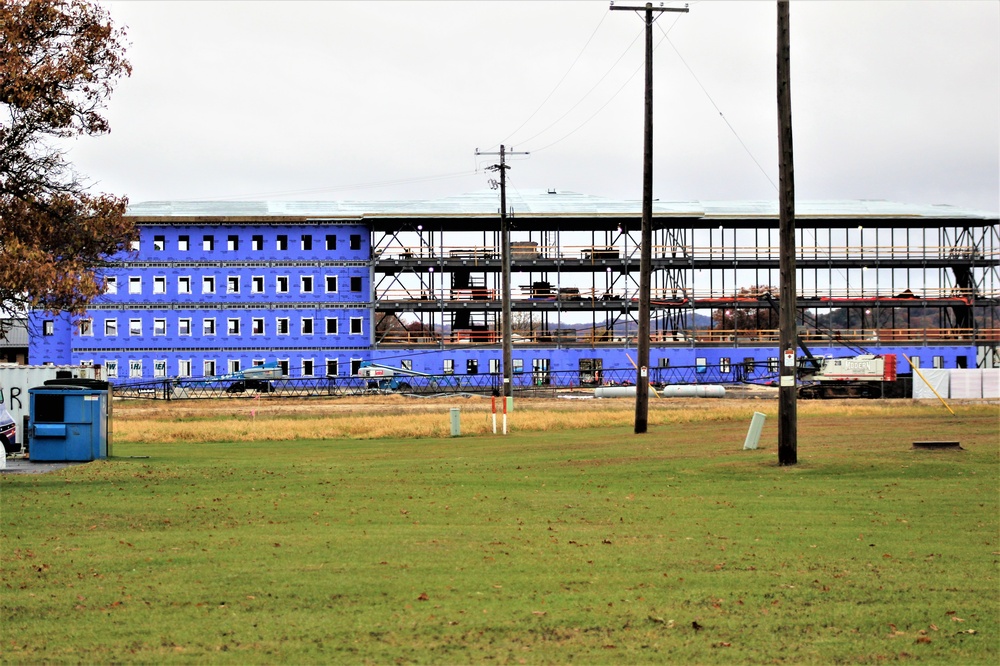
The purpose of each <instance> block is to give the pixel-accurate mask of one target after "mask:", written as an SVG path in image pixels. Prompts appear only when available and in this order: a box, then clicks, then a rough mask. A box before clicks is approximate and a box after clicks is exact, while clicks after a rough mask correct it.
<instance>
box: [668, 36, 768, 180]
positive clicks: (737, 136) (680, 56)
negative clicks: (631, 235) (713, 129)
mask: <svg viewBox="0 0 1000 666" xmlns="http://www.w3.org/2000/svg"><path fill="white" fill-rule="evenodd" d="M660 31H661V32H662V31H663V28H662V27H660ZM663 39H666V40H667V43H668V44H670V47H671V48H672V49H673V50H674V53H676V54H677V57H678V58H680V60H681V63H682V64H683V65H684V66H685V67H686V68H687V71H688V72H690V73H691V76H692V78H694V81H695V83H697V84H698V87H699V88H701V91H702V92H703V93H705V97H707V98H708V101H709V103H710V104H711V105H712V106H713V107H714V108H715V110H716V111H717V112H718V113H719V117H720V118H722V122H724V123H726V127H728V128H729V131H730V132H732V133H733V136H735V137H736V140H737V141H739V142H740V145H741V146H743V150H744V151H745V152H746V154H747V155H748V156H749V157H750V159H751V160H753V163H754V164H756V165H757V168H758V169H760V172H761V173H762V174H764V178H766V179H767V182H769V183H771V187H773V188H774V191H775V192H777V191H778V186H777V185H775V183H774V181H773V180H771V176H770V175H768V173H767V171H765V170H764V167H763V166H761V164H760V162H759V161H758V160H757V158H756V157H754V154H753V152H751V151H750V148H749V147H748V146H747V144H746V143H745V142H744V141H743V138H742V137H741V136H740V134H739V132H737V131H736V128H735V127H733V125H732V123H730V122H729V119H728V118H726V115H725V114H724V113H722V109H720V108H719V105H718V104H716V103H715V100H714V99H712V95H710V94H709V92H708V90H707V89H706V88H705V86H704V85H703V84H702V82H701V79H699V78H698V75H697V74H695V73H694V70H693V69H691V65H689V64H688V62H687V60H685V59H684V56H683V55H681V52H680V51H679V50H678V49H677V45H676V44H674V43H673V42H672V41H670V38H669V37H668V36H667V33H665V32H664V33H663Z"/></svg>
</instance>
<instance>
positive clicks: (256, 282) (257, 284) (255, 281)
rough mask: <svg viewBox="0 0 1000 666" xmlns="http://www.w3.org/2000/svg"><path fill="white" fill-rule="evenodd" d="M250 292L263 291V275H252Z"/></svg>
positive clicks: (258, 292)
mask: <svg viewBox="0 0 1000 666" xmlns="http://www.w3.org/2000/svg"><path fill="white" fill-rule="evenodd" d="M250 293H252V294H262V293H264V276H263V275H254V276H253V277H252V278H250Z"/></svg>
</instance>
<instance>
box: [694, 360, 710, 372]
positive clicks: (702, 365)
mask: <svg viewBox="0 0 1000 666" xmlns="http://www.w3.org/2000/svg"><path fill="white" fill-rule="evenodd" d="M694 371H695V373H697V374H699V375H703V374H705V373H706V372H708V359H706V358H705V357H704V356H698V357H697V358H695V359H694Z"/></svg>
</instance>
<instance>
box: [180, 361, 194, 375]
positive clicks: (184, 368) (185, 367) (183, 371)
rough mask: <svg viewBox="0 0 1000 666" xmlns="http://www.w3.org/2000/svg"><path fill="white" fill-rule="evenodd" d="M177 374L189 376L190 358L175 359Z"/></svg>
mask: <svg viewBox="0 0 1000 666" xmlns="http://www.w3.org/2000/svg"><path fill="white" fill-rule="evenodd" d="M177 376H178V377H190V376H191V360H190V359H181V360H179V361H177Z"/></svg>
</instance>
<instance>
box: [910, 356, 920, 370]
mask: <svg viewBox="0 0 1000 666" xmlns="http://www.w3.org/2000/svg"><path fill="white" fill-rule="evenodd" d="M910 365H912V366H913V367H914V368H919V367H920V357H919V356H911V357H910Z"/></svg>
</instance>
